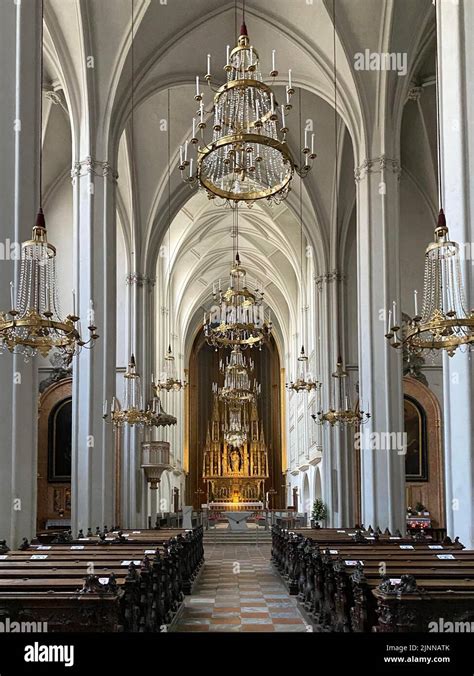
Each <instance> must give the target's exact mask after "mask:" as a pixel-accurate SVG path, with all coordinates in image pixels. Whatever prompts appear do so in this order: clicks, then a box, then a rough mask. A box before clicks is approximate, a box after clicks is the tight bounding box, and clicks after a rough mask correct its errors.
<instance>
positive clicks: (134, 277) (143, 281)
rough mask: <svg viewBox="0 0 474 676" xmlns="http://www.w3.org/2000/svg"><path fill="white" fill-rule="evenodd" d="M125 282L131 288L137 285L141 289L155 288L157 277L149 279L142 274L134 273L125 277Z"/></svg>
mask: <svg viewBox="0 0 474 676" xmlns="http://www.w3.org/2000/svg"><path fill="white" fill-rule="evenodd" d="M125 281H126V283H127V284H128V285H129V286H132V284H136V285H137V286H139V287H142V286H149V287H154V286H155V284H156V277H149V276H148V275H145V274H143V273H141V272H134V273H131V274H129V275H127V276H126V277H125Z"/></svg>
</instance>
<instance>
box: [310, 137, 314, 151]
mask: <svg viewBox="0 0 474 676" xmlns="http://www.w3.org/2000/svg"><path fill="white" fill-rule="evenodd" d="M311 155H314V134H311Z"/></svg>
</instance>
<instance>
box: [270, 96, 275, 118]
mask: <svg viewBox="0 0 474 676" xmlns="http://www.w3.org/2000/svg"><path fill="white" fill-rule="evenodd" d="M270 105H271V109H272V115H273V113H274V112H275V97H274V95H273V92H271V93H270Z"/></svg>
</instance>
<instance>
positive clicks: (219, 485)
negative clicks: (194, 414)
mask: <svg viewBox="0 0 474 676" xmlns="http://www.w3.org/2000/svg"><path fill="white" fill-rule="evenodd" d="M203 479H204V480H205V481H206V483H207V486H208V505H209V507H211V508H212V507H213V506H215V507H217V506H218V507H219V509H221V510H225V509H230V510H236V509H239V508H242V509H249V508H252V506H253V507H255V509H258V508H260V509H261V508H262V507H263V500H264V495H265V479H268V454H267V447H266V444H265V438H264V433H263V425H262V423H260V424H259V420H258V411H257V407H256V405H255V403H252V404H250V405H249V421H248V433H247V438H246V440H245V441H244V442H243V443H242V444H241V445H237V444H235V445H233V444H230V443H229V442H227V441H226V440H225V435H224V421H223V420H222V414H221V409H220V406H219V401H218V398H217V396H214V406H213V413H212V420H211V425H210V427H208V431H207V438H206V445H205V447H204V457H203Z"/></svg>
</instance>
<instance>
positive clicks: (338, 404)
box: [311, 357, 370, 427]
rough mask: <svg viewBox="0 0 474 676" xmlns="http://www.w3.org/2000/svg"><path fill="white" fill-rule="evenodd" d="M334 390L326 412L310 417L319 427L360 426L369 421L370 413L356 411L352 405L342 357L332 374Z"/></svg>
mask: <svg viewBox="0 0 474 676" xmlns="http://www.w3.org/2000/svg"><path fill="white" fill-rule="evenodd" d="M332 377H333V378H334V390H333V393H332V405H330V407H329V408H328V410H327V411H323V410H319V411H317V413H316V414H314V413H313V414H312V415H311V417H312V418H313V420H314V421H315V422H316V423H318V424H319V425H324V424H325V423H329V425H331V427H334V426H335V425H338V426H344V425H347V426H354V425H362V424H364V423H366V422H367V421H368V420H369V419H370V413H366V412H364V411H358V410H356V408H355V407H354V406H353V405H352V400H351V396H350V393H349V389H348V387H347V371H346V370H345V368H344V364H343V361H342V357H339V358H338V360H337V365H336V370H335V371H334V373H333V374H332Z"/></svg>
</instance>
